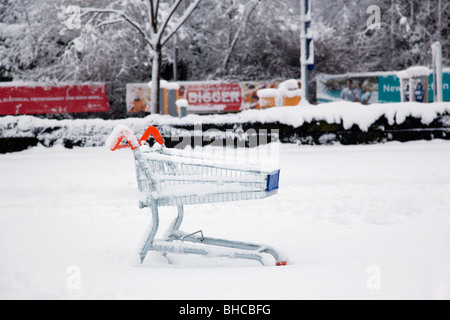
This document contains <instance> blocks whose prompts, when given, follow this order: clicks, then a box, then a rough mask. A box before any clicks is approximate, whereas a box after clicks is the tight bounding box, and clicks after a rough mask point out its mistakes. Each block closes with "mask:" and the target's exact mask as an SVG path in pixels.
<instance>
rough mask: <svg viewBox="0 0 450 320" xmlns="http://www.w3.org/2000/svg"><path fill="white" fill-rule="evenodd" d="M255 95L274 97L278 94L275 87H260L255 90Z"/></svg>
mask: <svg viewBox="0 0 450 320" xmlns="http://www.w3.org/2000/svg"><path fill="white" fill-rule="evenodd" d="M257 95H258V97H260V98H262V99H263V98H276V97H277V96H278V90H277V89H261V90H258V91H257Z"/></svg>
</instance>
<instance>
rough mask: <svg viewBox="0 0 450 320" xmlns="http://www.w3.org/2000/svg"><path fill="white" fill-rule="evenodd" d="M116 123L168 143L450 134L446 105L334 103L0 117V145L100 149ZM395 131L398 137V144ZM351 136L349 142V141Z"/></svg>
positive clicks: (361, 139) (362, 140) (326, 140)
mask: <svg viewBox="0 0 450 320" xmlns="http://www.w3.org/2000/svg"><path fill="white" fill-rule="evenodd" d="M118 124H124V125H127V126H129V127H130V128H131V129H132V130H133V131H134V132H136V135H138V136H140V135H141V134H142V133H143V132H144V131H145V129H146V128H147V127H149V126H157V127H158V128H159V129H160V131H161V133H162V135H163V136H164V137H165V138H166V140H167V139H169V140H170V137H172V136H174V135H183V130H188V131H190V132H192V131H193V130H194V129H197V130H198V128H200V126H201V130H202V131H206V130H208V129H211V128H214V129H218V130H220V131H222V132H226V131H227V133H228V134H230V132H231V131H232V132H231V134H233V133H234V134H235V135H237V136H239V135H242V132H245V131H247V130H248V129H250V128H255V129H257V130H258V129H267V130H272V129H278V130H279V131H280V138H281V140H282V141H283V142H297V141H300V142H302V143H317V144H321V143H329V142H330V141H331V142H332V141H340V142H342V143H367V142H379V141H386V140H408V139H409V138H408V136H410V139H411V140H415V139H420V138H421V136H423V132H428V133H429V136H430V138H433V135H434V137H436V134H435V132H440V133H442V134H441V135H440V136H438V138H446V137H447V133H450V103H448V102H447V103H433V104H419V103H393V104H374V105H369V106H362V105H361V104H357V103H346V102H335V103H328V104H321V105H318V106H314V105H306V106H299V107H282V108H271V109H266V110H248V111H244V112H241V113H237V114H226V115H208V116H199V115H188V116H187V117H185V118H182V119H179V118H174V117H170V116H160V115H152V116H148V117H146V118H128V119H123V120H100V119H93V120H49V119H41V118H37V117H33V116H6V117H2V118H0V139H1V140H2V141H3V142H1V143H4V142H5V141H7V140H8V139H18V138H27V139H29V141H34V142H35V143H41V144H43V145H45V146H53V145H55V144H62V145H65V146H67V147H71V146H102V145H104V142H105V139H106V138H107V136H108V135H109V133H110V132H111V131H112V130H113V128H114V127H115V126H116V125H118ZM184 132H185V131H184ZM396 132H397V133H398V134H399V135H400V136H401V137H402V138H399V139H397V138H396V135H395V133H396ZM418 132H420V133H421V135H418V134H417V133H418ZM406 133H407V135H406V136H405V134H406ZM196 134H197V135H198V133H196ZM210 135H211V133H210ZM213 135H214V134H213ZM350 135H351V136H352V137H351V139H348V137H349V136H350ZM219 136H220V134H219ZM345 137H347V138H345ZM423 137H425V136H423ZM219 138H223V135H222V136H220V137H219ZM425 138H426V137H425ZM449 139H450V134H449ZM178 140H179V138H178V139H177V141H178Z"/></svg>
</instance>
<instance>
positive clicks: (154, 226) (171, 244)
mask: <svg viewBox="0 0 450 320" xmlns="http://www.w3.org/2000/svg"><path fill="white" fill-rule="evenodd" d="M151 211H152V222H151V226H150V230H149V231H148V236H147V238H146V240H145V244H144V245H143V247H142V250H141V253H140V258H141V263H143V262H144V259H145V257H146V256H147V254H148V252H149V251H154V252H161V253H163V254H164V255H167V254H168V253H178V254H197V255H203V256H214V257H228V258H236V259H247V260H255V261H258V262H260V263H261V264H262V265H277V266H284V265H286V261H285V260H283V259H282V258H281V256H280V254H279V253H278V252H277V251H276V250H275V249H273V248H271V247H268V246H266V245H260V244H255V243H248V242H241V241H232V240H225V239H216V238H208V237H204V236H203V231H201V230H200V231H197V232H194V233H190V234H189V233H185V232H183V231H180V227H181V223H182V222H183V218H184V207H183V206H178V215H177V217H176V218H175V220H174V221H173V222H172V223H171V224H170V226H169V228H168V230H167V232H166V234H165V236H164V239H162V240H156V239H155V237H156V233H157V231H158V228H159V210H158V206H157V205H156V204H153V205H152V207H151ZM198 234H199V235H200V236H196V235H198ZM268 255H269V256H272V257H273V258H274V259H275V262H273V259H267V256H268Z"/></svg>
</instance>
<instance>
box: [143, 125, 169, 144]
mask: <svg viewBox="0 0 450 320" xmlns="http://www.w3.org/2000/svg"><path fill="white" fill-rule="evenodd" d="M150 135H152V136H153V138H155V140H156V142H158V143H159V144H160V145H163V144H164V143H165V142H164V139H163V137H162V136H161V133H159V130H158V129H157V128H156V127H149V128H148V129H147V130H146V131H145V133H144V134H143V135H142V138H141V139H140V140H139V144H140V145H143V144H144V143H145V142H146V141H147V140H148V138H150Z"/></svg>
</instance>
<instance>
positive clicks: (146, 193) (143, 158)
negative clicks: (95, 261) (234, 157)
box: [107, 125, 286, 266]
mask: <svg viewBox="0 0 450 320" xmlns="http://www.w3.org/2000/svg"><path fill="white" fill-rule="evenodd" d="M150 135H153V137H154V139H155V140H156V142H157V143H159V144H160V145H161V147H160V148H149V147H144V144H145V143H146V142H147V140H148V139H149V137H150ZM124 140H126V144H123V141H124ZM107 145H108V146H109V147H110V148H111V150H112V151H115V150H117V149H122V148H131V150H133V152H134V157H135V164H136V176H137V182H138V188H139V191H140V199H139V204H140V207H141V208H147V207H148V208H150V209H151V212H152V221H151V226H150V228H149V230H148V234H147V235H145V239H146V240H145V243H144V244H143V246H142V250H141V254H140V258H141V262H143V261H144V259H145V257H146V255H147V253H148V252H149V251H156V252H162V253H164V254H168V253H179V254H197V255H204V256H206V255H212V256H216V257H217V256H220V257H229V258H238V259H249V260H256V261H259V262H260V263H261V264H263V265H279V266H280V265H286V261H285V260H284V259H283V258H282V257H281V256H280V254H279V253H278V252H277V251H276V250H275V249H273V248H271V247H269V246H266V245H261V244H255V243H247V242H241V241H233V240H225V239H216V238H209V237H205V236H204V235H203V231H201V230H200V231H197V232H193V233H192V232H191V233H188V232H183V231H181V230H180V226H181V223H182V221H183V216H184V205H191V204H206V203H219V202H229V201H241V200H255V199H263V198H267V197H270V196H272V195H274V194H276V193H277V192H278V183H279V175H280V171H279V170H275V171H271V172H268V171H265V170H262V169H261V168H258V166H256V165H249V164H245V165H243V164H236V163H226V162H225V163H224V162H223V161H222V160H218V159H204V158H200V157H196V156H193V155H189V156H186V155H185V153H184V152H183V151H182V150H175V149H168V148H166V147H165V146H164V140H163V138H162V137H161V134H160V133H159V131H158V129H156V128H155V127H150V128H148V129H147V131H146V132H145V133H144V135H143V136H142V138H141V139H140V140H139V142H138V141H137V139H136V137H135V136H134V134H133V132H132V131H131V130H130V129H129V128H128V127H126V126H122V125H120V126H117V127H116V128H115V129H114V131H113V132H112V133H111V135H110V137H109V138H108V141H107ZM161 206H174V207H177V208H178V215H177V217H176V219H175V220H174V221H173V222H172V223H171V224H170V226H169V229H168V230H167V232H166V233H165V235H164V238H162V239H155V236H156V233H157V231H158V228H159V210H158V208H159V207H161Z"/></svg>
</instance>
